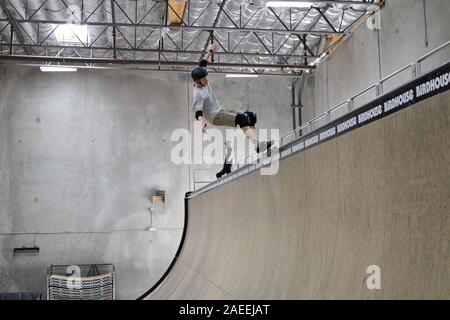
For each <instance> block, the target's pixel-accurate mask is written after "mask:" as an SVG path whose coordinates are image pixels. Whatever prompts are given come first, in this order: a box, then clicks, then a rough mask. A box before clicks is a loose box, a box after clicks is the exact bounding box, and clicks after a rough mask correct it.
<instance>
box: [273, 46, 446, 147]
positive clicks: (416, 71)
mask: <svg viewBox="0 0 450 320" xmlns="http://www.w3.org/2000/svg"><path fill="white" fill-rule="evenodd" d="M448 46H450V41H448V42H446V43H444V44H443V45H441V46H439V47H437V48H436V49H434V50H432V51H430V52H429V53H427V54H426V55H424V56H422V57H420V58H419V59H417V60H416V61H414V62H412V63H410V64H408V65H406V66H404V67H402V68H400V69H398V70H397V71H395V72H393V73H391V74H390V75H388V76H386V77H384V78H383V79H381V80H380V81H378V82H377V83H374V84H372V85H371V86H369V87H368V88H366V89H364V90H362V91H360V92H358V93H357V94H355V95H353V96H352V97H350V98H349V99H347V100H346V101H344V102H341V103H339V104H338V105H336V106H334V107H332V108H331V109H329V110H327V111H325V112H324V113H322V114H320V115H318V116H317V117H315V118H313V119H311V120H309V121H308V122H306V123H304V124H303V125H302V126H300V127H298V128H296V129H295V130H293V131H291V132H289V133H288V134H287V135H285V136H283V137H282V138H281V139H280V141H279V145H280V148H281V147H283V146H285V145H286V144H287V143H290V142H292V141H293V140H296V139H298V138H300V137H302V136H304V135H305V132H304V130H305V129H307V132H306V133H308V132H311V131H312V130H314V129H318V128H316V127H315V124H316V122H318V120H320V119H322V118H325V119H326V123H325V124H324V125H322V126H326V125H327V124H329V123H330V122H331V121H332V120H334V119H333V118H332V117H331V114H332V113H333V112H335V111H337V110H339V109H341V108H342V107H346V108H347V112H346V113H348V112H351V111H353V110H355V100H356V99H357V98H359V97H361V96H362V95H364V94H366V93H367V92H370V91H371V90H373V89H375V96H376V98H378V97H380V96H381V95H383V94H384V93H385V92H384V84H385V83H386V82H387V81H388V80H391V79H393V78H395V77H396V76H398V75H399V74H401V73H403V72H404V71H405V70H408V69H410V70H411V73H410V74H411V78H409V79H407V80H406V81H404V82H402V83H401V84H399V85H398V86H397V87H395V88H393V89H392V90H395V89H397V88H399V87H400V86H401V85H403V84H405V83H406V82H409V81H411V80H414V79H416V78H418V77H420V76H421V75H422V62H423V61H425V60H426V59H427V58H429V57H431V56H432V55H434V54H436V53H437V52H440V51H441V50H443V49H445V48H447V47H448ZM439 66H440V65H438V66H435V67H439ZM392 90H390V91H392ZM356 109H357V108H356ZM289 139H291V140H289Z"/></svg>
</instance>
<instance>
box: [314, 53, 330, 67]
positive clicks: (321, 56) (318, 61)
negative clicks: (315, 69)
mask: <svg viewBox="0 0 450 320" xmlns="http://www.w3.org/2000/svg"><path fill="white" fill-rule="evenodd" d="M327 54H328V53H327V52H324V53H322V54H321V55H320V57H319V58H317V59H316V60H314V61H313V62H312V63H311V65H313V66H315V65H316V64H319V63H320V62H322V60H323V59H325V57H326V56H327Z"/></svg>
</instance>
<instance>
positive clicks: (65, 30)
mask: <svg viewBox="0 0 450 320" xmlns="http://www.w3.org/2000/svg"><path fill="white" fill-rule="evenodd" d="M55 36H56V40H58V41H59V42H66V43H78V44H80V45H81V42H84V43H89V42H90V40H89V32H88V27H87V25H79V24H71V23H68V24H63V25H58V26H57V27H56V30H55Z"/></svg>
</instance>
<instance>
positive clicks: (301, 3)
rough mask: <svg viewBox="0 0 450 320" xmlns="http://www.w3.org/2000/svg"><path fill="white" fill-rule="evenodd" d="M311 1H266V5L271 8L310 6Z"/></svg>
mask: <svg viewBox="0 0 450 320" xmlns="http://www.w3.org/2000/svg"><path fill="white" fill-rule="evenodd" d="M312 5H313V3H312V2H305V1H268V2H267V3H266V7H272V8H311V6H312Z"/></svg>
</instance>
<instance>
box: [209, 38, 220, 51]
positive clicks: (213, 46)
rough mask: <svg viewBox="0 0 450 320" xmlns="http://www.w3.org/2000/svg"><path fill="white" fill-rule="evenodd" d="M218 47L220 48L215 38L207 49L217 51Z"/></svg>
mask: <svg viewBox="0 0 450 320" xmlns="http://www.w3.org/2000/svg"><path fill="white" fill-rule="evenodd" d="M219 49H220V45H219V43H218V42H217V41H216V40H214V41H213V43H211V44H210V45H209V50H212V51H214V52H217V51H219Z"/></svg>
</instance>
